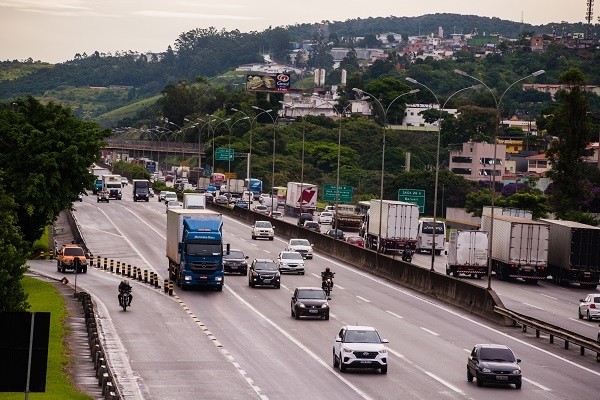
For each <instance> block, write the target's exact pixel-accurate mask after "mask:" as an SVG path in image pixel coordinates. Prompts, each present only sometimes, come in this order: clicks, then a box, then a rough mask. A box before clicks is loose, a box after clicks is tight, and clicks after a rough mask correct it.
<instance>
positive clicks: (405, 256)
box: [402, 244, 412, 259]
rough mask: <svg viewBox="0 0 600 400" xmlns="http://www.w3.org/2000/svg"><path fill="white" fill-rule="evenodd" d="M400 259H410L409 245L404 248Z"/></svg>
mask: <svg viewBox="0 0 600 400" xmlns="http://www.w3.org/2000/svg"><path fill="white" fill-rule="evenodd" d="M402 258H407V259H410V258H412V250H411V248H410V245H408V244H407V245H406V246H404V250H403V251H402Z"/></svg>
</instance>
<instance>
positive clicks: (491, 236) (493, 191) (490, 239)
mask: <svg viewBox="0 0 600 400" xmlns="http://www.w3.org/2000/svg"><path fill="white" fill-rule="evenodd" d="M545 72H546V71H544V70H543V69H540V70H538V71H535V72H533V73H531V74H529V75H527V76H524V77H522V78H520V79H517V80H516V81H514V82H513V83H511V84H510V85H509V86H508V87H507V88H506V90H505V91H504V92H502V95H501V96H500V98H499V99H498V98H496V94H495V93H494V91H493V90H492V89H490V87H489V86H488V85H486V84H485V82H483V81H482V80H480V79H479V78H476V77H474V76H472V75H469V74H468V73H466V72H465V71H461V70H460V69H455V70H454V73H456V74H458V75H461V76H464V77H467V78H471V79H473V80H475V81H477V82H479V83H480V84H482V85H483V86H484V87H485V88H486V89H487V90H488V91H489V92H490V94H491V95H492V98H493V99H494V103H495V104H496V119H497V120H498V125H500V124H501V123H502V119H501V117H500V104H502V99H503V98H504V95H505V94H506V92H508V90H509V89H510V88H512V87H513V86H514V85H516V84H517V83H519V82H521V81H524V80H525V79H529V78H532V77H534V76H539V75H542V74H543V73H545ZM498 127H499V126H498ZM498 127H496V130H495V131H494V166H493V169H492V187H491V200H490V202H491V205H492V210H491V213H490V232H489V234H488V285H487V289H488V290H490V289H491V288H492V243H493V240H494V200H495V197H496V196H495V195H496V156H497V148H498V140H497V135H498Z"/></svg>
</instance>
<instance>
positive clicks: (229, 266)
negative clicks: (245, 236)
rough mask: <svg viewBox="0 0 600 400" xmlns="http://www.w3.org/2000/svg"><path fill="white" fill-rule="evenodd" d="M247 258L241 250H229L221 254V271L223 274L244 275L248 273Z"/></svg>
mask: <svg viewBox="0 0 600 400" xmlns="http://www.w3.org/2000/svg"><path fill="white" fill-rule="evenodd" d="M247 259H248V256H247V255H245V254H244V252H243V251H242V250H229V254H223V269H224V270H225V272H231V273H237V274H241V275H246V274H247V273H248V261H246V260H247Z"/></svg>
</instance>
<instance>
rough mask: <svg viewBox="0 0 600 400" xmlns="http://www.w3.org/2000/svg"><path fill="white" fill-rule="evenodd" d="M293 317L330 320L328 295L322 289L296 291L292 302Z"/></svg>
mask: <svg viewBox="0 0 600 400" xmlns="http://www.w3.org/2000/svg"><path fill="white" fill-rule="evenodd" d="M290 308H291V313H292V317H294V318H296V319H300V317H317V318H323V319H325V320H328V319H329V303H328V302H327V295H325V291H324V290H323V289H321V288H320V287H299V288H296V290H295V291H294V295H293V296H292V302H291V306H290Z"/></svg>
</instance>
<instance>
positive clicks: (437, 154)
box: [406, 77, 481, 271]
mask: <svg viewBox="0 0 600 400" xmlns="http://www.w3.org/2000/svg"><path fill="white" fill-rule="evenodd" d="M406 80H407V81H409V82H410V83H414V84H415V85H420V86H423V87H424V88H425V89H427V90H428V91H429V93H431V94H432V95H433V97H434V98H435V101H436V103H437V105H438V107H439V109H440V116H439V118H438V130H437V150H436V152H435V183H434V189H433V227H432V232H433V233H432V235H431V239H432V243H431V268H430V270H431V271H434V270H435V252H436V250H435V239H436V234H437V232H436V229H437V199H438V182H439V175H440V144H441V137H442V113H443V111H444V109H445V108H446V104H448V101H450V99H451V98H452V97H454V95H457V94H459V93H460V92H463V91H465V90H469V89H477V88H479V87H480V86H481V85H473V86H469V87H466V88H462V89H459V90H457V91H456V92H454V93H452V94H451V95H450V96H449V97H448V98H447V99H446V101H445V102H444V104H443V105H441V104H440V100H439V99H438V97H437V96H436V94H435V93H434V92H433V90H431V89H430V88H429V86H427V85H425V84H423V83H421V82H419V81H417V80H416V79H413V78H409V77H407V78H406Z"/></svg>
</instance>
